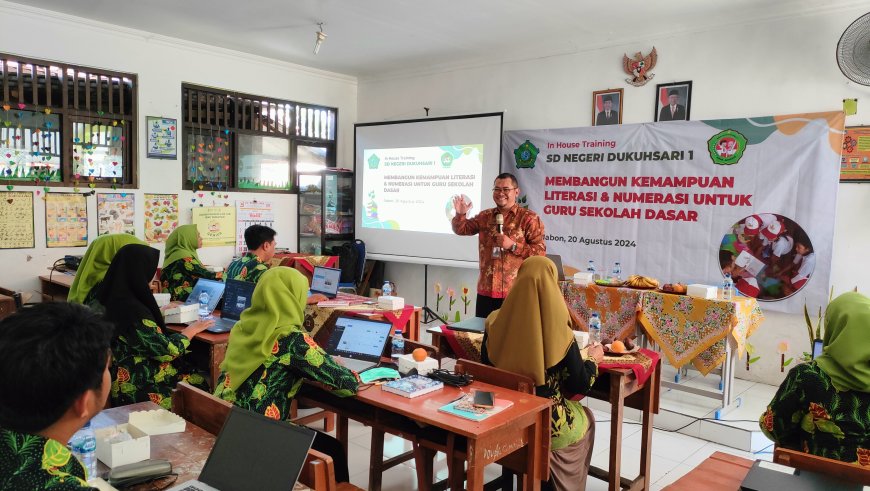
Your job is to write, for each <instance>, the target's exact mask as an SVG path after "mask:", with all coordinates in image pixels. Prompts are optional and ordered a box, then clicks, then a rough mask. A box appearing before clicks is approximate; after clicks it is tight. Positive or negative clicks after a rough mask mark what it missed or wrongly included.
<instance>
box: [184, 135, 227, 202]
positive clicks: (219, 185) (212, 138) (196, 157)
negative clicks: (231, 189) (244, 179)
mask: <svg viewBox="0 0 870 491" xmlns="http://www.w3.org/2000/svg"><path fill="white" fill-rule="evenodd" d="M199 131H200V133H197V134H188V136H187V145H188V146H187V148H186V150H187V159H186V160H187V162H186V163H185V165H187V178H188V180H190V183H191V186H192V188H193V190H194V191H203V190H205V191H224V190H226V189H227V184H228V183H229V180H230V154H231V153H232V152H231V148H230V136H229V132H228V131H226V130H224V131H218V132H213V131H211V130H208V132H206V133H202V132H201V131H202V130H199Z"/></svg>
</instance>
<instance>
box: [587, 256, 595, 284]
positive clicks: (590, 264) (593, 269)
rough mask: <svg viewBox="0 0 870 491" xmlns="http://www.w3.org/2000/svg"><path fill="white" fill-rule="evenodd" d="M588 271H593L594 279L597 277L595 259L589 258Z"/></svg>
mask: <svg viewBox="0 0 870 491" xmlns="http://www.w3.org/2000/svg"><path fill="white" fill-rule="evenodd" d="M586 271H587V272H589V273H592V279H593V280H594V279H596V277H595V261H593V260H591V259H590V260H589V266H587V267H586Z"/></svg>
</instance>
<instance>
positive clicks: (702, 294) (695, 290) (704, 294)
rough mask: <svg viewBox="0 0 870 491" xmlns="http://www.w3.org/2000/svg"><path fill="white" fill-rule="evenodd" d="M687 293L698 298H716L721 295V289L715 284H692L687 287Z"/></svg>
mask: <svg viewBox="0 0 870 491" xmlns="http://www.w3.org/2000/svg"><path fill="white" fill-rule="evenodd" d="M686 295H688V296H690V297H696V298H705V299H708V300H709V299H714V298H716V297H717V296H718V295H719V289H718V288H716V287H715V286H710V285H700V284H697V283H695V284H692V285H689V286H687V287H686Z"/></svg>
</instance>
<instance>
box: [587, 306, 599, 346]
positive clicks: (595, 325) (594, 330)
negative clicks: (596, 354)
mask: <svg viewBox="0 0 870 491" xmlns="http://www.w3.org/2000/svg"><path fill="white" fill-rule="evenodd" d="M589 340H590V341H592V342H593V343H600V342H601V319H600V318H599V317H598V313H593V314H592V317H590V318H589Z"/></svg>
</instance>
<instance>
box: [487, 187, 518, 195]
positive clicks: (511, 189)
mask: <svg viewBox="0 0 870 491" xmlns="http://www.w3.org/2000/svg"><path fill="white" fill-rule="evenodd" d="M514 189H516V188H492V192H493V193H505V194H507V193H509V192H511V191H513V190H514Z"/></svg>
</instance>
